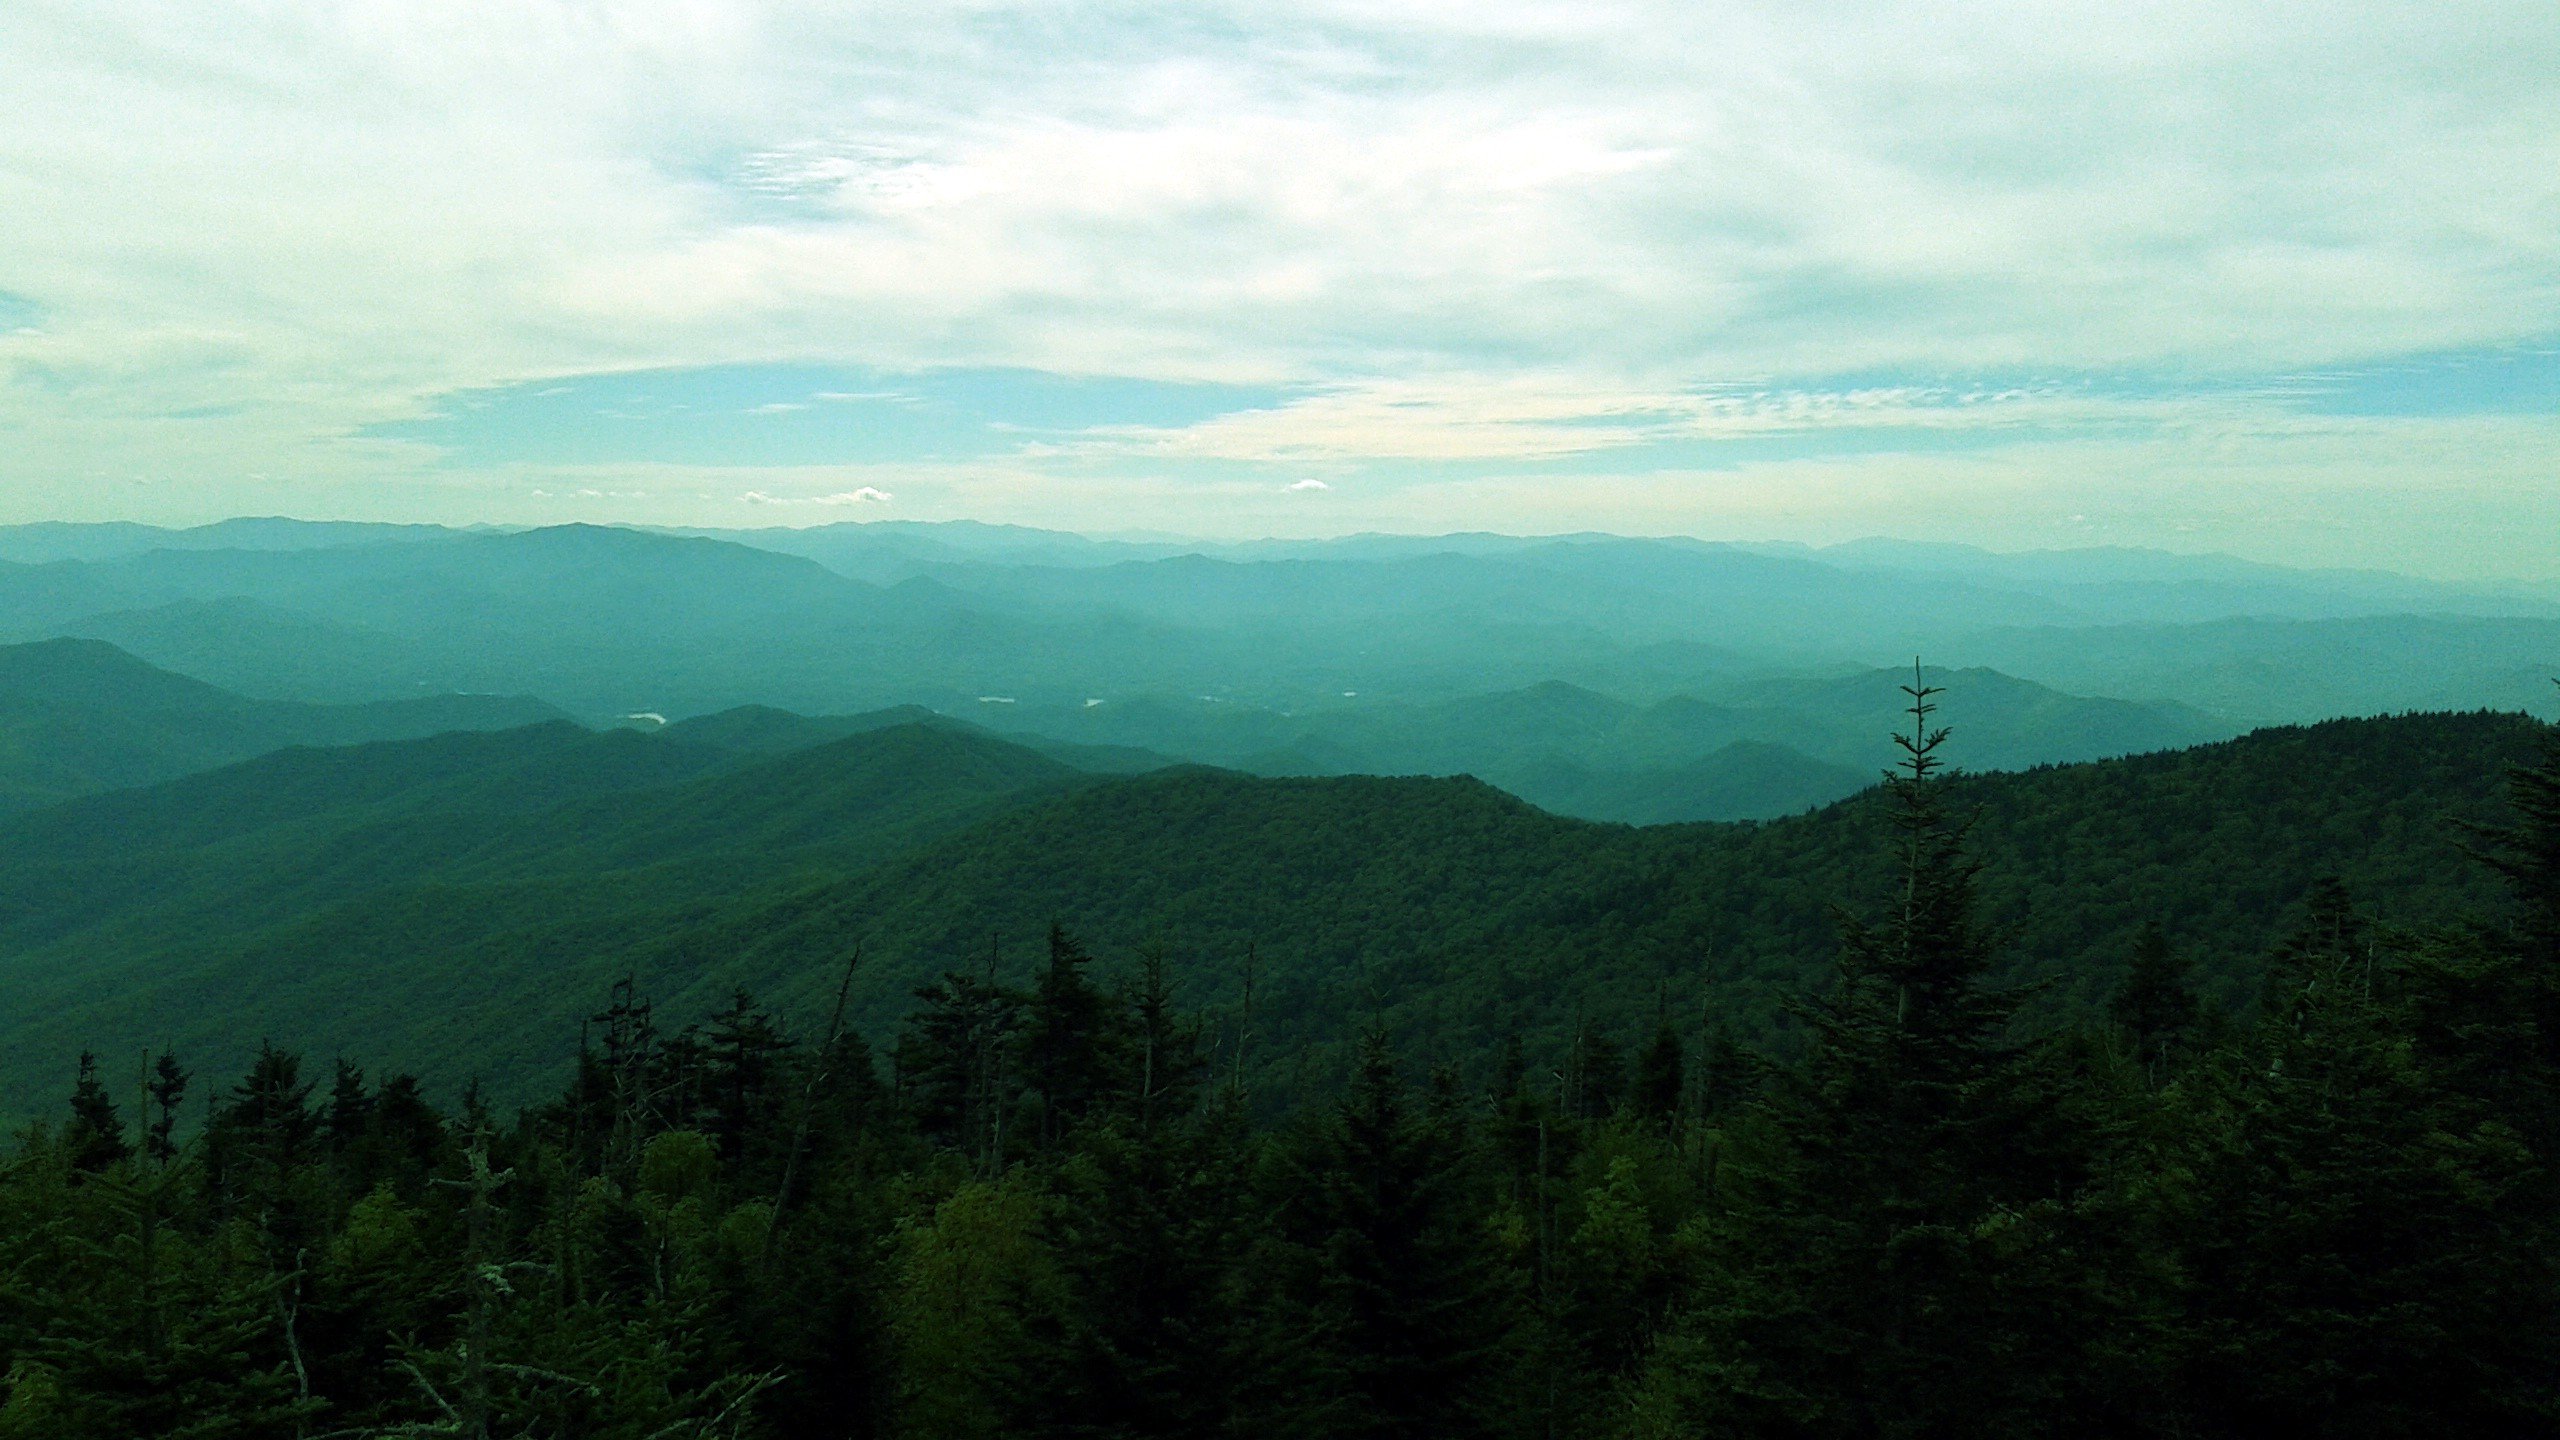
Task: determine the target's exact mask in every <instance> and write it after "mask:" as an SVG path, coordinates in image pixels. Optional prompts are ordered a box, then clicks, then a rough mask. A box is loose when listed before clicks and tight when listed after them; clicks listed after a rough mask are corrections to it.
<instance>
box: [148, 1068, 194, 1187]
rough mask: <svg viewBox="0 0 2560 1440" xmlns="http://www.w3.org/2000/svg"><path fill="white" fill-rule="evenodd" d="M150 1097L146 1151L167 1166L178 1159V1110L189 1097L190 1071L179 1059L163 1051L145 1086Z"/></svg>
mask: <svg viewBox="0 0 2560 1440" xmlns="http://www.w3.org/2000/svg"><path fill="white" fill-rule="evenodd" d="M143 1088H144V1090H145V1091H147V1092H148V1093H149V1095H150V1097H151V1110H152V1116H151V1130H150V1133H149V1135H148V1137H147V1138H146V1139H145V1140H144V1142H143V1144H144V1148H145V1150H146V1151H147V1152H148V1153H149V1154H150V1156H151V1159H152V1162H153V1163H155V1164H159V1165H166V1164H168V1163H169V1162H170V1161H172V1160H174V1159H176V1158H177V1157H178V1141H177V1133H178V1107H179V1106H180V1105H181V1104H183V1103H185V1101H186V1098H187V1072H186V1069H185V1068H184V1067H183V1066H181V1065H179V1064H178V1057H177V1056H175V1055H172V1054H170V1053H168V1052H167V1051H165V1050H164V1051H162V1052H161V1054H160V1058H159V1059H158V1060H157V1061H155V1062H154V1063H153V1065H152V1069H151V1079H150V1080H149V1081H148V1082H147V1083H146V1084H145V1085H144V1086H143Z"/></svg>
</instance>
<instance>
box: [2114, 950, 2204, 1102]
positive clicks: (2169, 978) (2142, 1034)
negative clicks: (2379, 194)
mask: <svg viewBox="0 0 2560 1440" xmlns="http://www.w3.org/2000/svg"><path fill="white" fill-rule="evenodd" d="M2194 968H2195V967H2194V963H2193V962H2192V961H2189V960H2188V959H2187V958H2186V957H2184V956H2182V955H2179V954H2178V953H2177V952H2175V951H2174V950H2171V949H2170V948H2169V935H2168V932H2167V931H2166V930H2164V929H2163V928H2161V925H2160V922H2159V921H2158V920H2156V919H2154V920H2149V921H2145V922H2144V924H2143V927H2142V933H2141V935H2140V936H2138V937H2137V938H2136V939H2135V940H2134V942H2133V961H2132V964H2131V965H2130V966H2128V967H2127V968H2126V970H2125V977H2124V983H2123V984H2122V985H2120V986H2118V987H2117V989H2116V993H2115V996H2114V998H2113V999H2111V1000H2110V1001H2108V1003H2107V1014H2108V1017H2109V1018H2110V1019H2112V1020H2114V1021H2115V1023H2116V1024H2117V1026H2118V1027H2119V1028H2121V1029H2122V1030H2123V1031H2124V1033H2125V1038H2126V1040H2127V1042H2128V1043H2129V1044H2130V1045H2131V1046H2132V1050H2133V1059H2134V1063H2136V1064H2138V1065H2140V1066H2142V1067H2143V1069H2144V1071H2145V1073H2147V1074H2148V1075H2150V1076H2151V1077H2152V1079H2153V1080H2154V1081H2155V1082H2156V1081H2157V1080H2158V1079H2159V1078H2160V1075H2161V1073H2162V1071H2163V1070H2164V1069H2165V1068H2166V1066H2167V1065H2168V1063H2169V1059H2170V1057H2171V1056H2172V1055H2174V1054H2175V1053H2177V1051H2178V1049H2179V1047H2180V1046H2182V1045H2183V1044H2185V1043H2186V1041H2187V1039H2188V1037H2189V1035H2190V1034H2191V1033H2192V1032H2193V1031H2194V1029H2195V1026H2196V1022H2197V1020H2198V1019H2199V1018H2200V1015H2201V1013H2202V1012H2201V1010H2200V1009H2199V1007H2198V1006H2197V1004H2196V996H2195V991H2194V990H2193V989H2192V988H2190V986H2189V984H2188V975H2189V972H2191V971H2192V970H2193V969H2194Z"/></svg>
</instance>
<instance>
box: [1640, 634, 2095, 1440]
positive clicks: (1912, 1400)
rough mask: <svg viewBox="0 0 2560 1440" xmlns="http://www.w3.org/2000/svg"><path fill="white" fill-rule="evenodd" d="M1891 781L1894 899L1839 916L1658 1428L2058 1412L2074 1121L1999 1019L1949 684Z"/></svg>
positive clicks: (1920, 1427) (1951, 1420)
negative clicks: (1949, 743) (2047, 1102)
mask: <svg viewBox="0 0 2560 1440" xmlns="http://www.w3.org/2000/svg"><path fill="white" fill-rule="evenodd" d="M1904 693H1905V694H1907V695H1908V696H1909V697H1910V698H1911V706H1910V710H1909V714H1910V715H1911V717H1912V722H1913V727H1912V730H1911V733H1909V734H1907V735H1897V736H1896V737H1895V740H1896V743H1897V745H1898V746H1899V748H1900V749H1901V750H1902V752H1903V758H1902V761H1901V764H1900V767H1899V771H1898V773H1896V774H1894V775H1892V776H1890V777H1888V786H1887V794H1886V800H1887V803H1888V805H1889V807H1890V811H1889V813H1890V817H1891V821H1892V824H1893V827H1894V829H1895V831H1896V835H1897V841H1896V844H1895V847H1894V852H1893V860H1894V864H1893V870H1892V872H1891V880H1892V890H1893V898H1892V900H1891V902H1890V904H1889V906H1888V908H1887V910H1886V913H1885V914H1884V916H1883V917H1882V918H1881V919H1880V920H1878V921H1875V922H1867V923H1861V922H1858V921H1855V920H1849V919H1845V918H1844V920H1843V925H1842V952H1843V953H1842V958H1841V961H1840V970H1839V975H1838V978H1837V981H1836V984H1835V987H1834V989H1833V991H1832V993H1831V994H1830V995H1829V996H1827V997H1825V998H1823V999H1821V1000H1819V1001H1817V1002H1813V1003H1810V1004H1807V1005H1804V1006H1803V1007H1802V1008H1801V1010H1800V1013H1801V1015H1802V1017H1803V1018H1804V1020H1805V1022H1806V1024H1807V1025H1808V1027H1809V1029H1810V1030H1811V1032H1812V1036H1811V1038H1812V1044H1811V1046H1810V1050H1809V1053H1808V1055H1807V1057H1806V1059H1805V1061H1804V1063H1803V1064H1802V1065H1801V1066H1800V1067H1798V1068H1796V1069H1794V1070H1792V1071H1785V1072H1780V1074H1779V1075H1778V1076H1777V1077H1776V1081H1777V1083H1776V1084H1775V1086H1774V1088H1773V1089H1772V1090H1771V1091H1770V1092H1769V1093H1768V1094H1767V1095H1766V1096H1765V1097H1764V1099H1763V1100H1762V1102H1761V1103H1760V1105H1759V1106H1758V1113H1757V1114H1756V1115H1755V1116H1753V1117H1751V1123H1750V1126H1749V1129H1750V1132H1751V1133H1750V1135H1749V1136H1748V1137H1747V1138H1748V1139H1749V1141H1750V1146H1751V1149H1750V1153H1749V1154H1748V1156H1747V1161H1746V1162H1743V1163H1741V1169H1742V1172H1743V1173H1742V1176H1741V1182H1742V1183H1741V1190H1740V1193H1739V1194H1738V1195H1737V1196H1736V1205H1735V1208H1734V1210H1733V1211H1732V1212H1731V1213H1730V1214H1729V1215H1727V1216H1725V1217H1723V1218H1722V1219H1720V1221H1719V1226H1720V1231H1719V1233H1718V1235H1717V1237H1716V1244H1717V1251H1718V1253H1717V1255H1716V1256H1715V1257H1714V1261H1713V1267H1712V1270H1711V1273H1710V1276H1709V1281H1710V1283H1709V1286H1708V1291H1707V1294H1706V1295H1705V1296H1703V1297H1702V1302H1701V1303H1700V1304H1699V1305H1698V1306H1697V1307H1696V1308H1695V1309H1693V1311H1692V1313H1691V1315H1690V1317H1689V1322H1688V1325H1687V1326H1686V1327H1685V1328H1686V1333H1685V1334H1684V1336H1683V1337H1682V1338H1681V1340H1680V1342H1679V1343H1677V1344H1674V1345H1671V1346H1669V1347H1667V1348H1666V1350H1665V1352H1664V1353H1663V1355H1662V1357H1661V1363H1659V1364H1658V1365H1657V1367H1656V1370H1655V1373H1654V1375H1653V1376H1652V1378H1651V1381H1650V1383H1649V1386H1648V1389H1649V1391H1650V1395H1649V1398H1648V1404H1647V1407H1646V1413H1647V1414H1648V1415H1649V1417H1650V1418H1651V1424H1652V1425H1653V1426H1654V1427H1655V1429H1656V1430H1658V1431H1660V1432H1662V1433H1677V1432H1681V1431H1694V1430H1695V1429H1697V1428H1700V1427H1703V1428H1706V1429H1708V1430H1710V1431H1714V1432H1719V1433H1803V1434H1814V1435H1844V1436H1846V1435H1871V1436H1892V1435H1961V1434H1978V1435H1996V1434H2003V1433H2012V1432H2017V1431H2021V1430H2031V1429H2033V1428H2034V1427H2035V1425H2036V1424H2037V1423H2038V1421H2037V1417H2039V1416H2041V1415H2045V1414H2050V1413H2062V1412H2061V1410H2059V1409H2058V1408H2057V1407H2064V1406H2066V1398H2065V1397H2066V1395H2067V1394H2068V1393H2069V1390H2070V1387H2071V1385H2072V1384H2073V1383H2074V1382H2075V1375H2074V1371H2075V1369H2076V1366H2075V1363H2074V1361H2073V1359H2072V1357H2071V1355H2070V1351H2069V1347H2070V1345H2071V1344H2072V1343H2074V1342H2075V1341H2077V1340H2080V1339H2083V1338H2085V1333H2086V1329H2087V1326H2086V1324H2085V1319H2084V1317H2082V1316H2079V1315H2077V1314H2075V1313H2073V1312H2074V1307H2075V1304H2076V1303H2077V1290H2076V1287H2077V1286H2079V1285H2081V1284H2083V1283H2086V1282H2087V1281H2089V1280H2091V1279H2094V1278H2095V1277H2091V1276H2085V1275H2082V1274H2079V1273H2075V1272H2076V1271H2078V1270H2079V1269H2080V1268H2081V1267H2084V1266H2086V1265H2088V1264H2089V1257H2087V1256H2076V1257H2074V1256H2070V1254H2069V1249H2068V1244H2067V1240H2066V1236H2067V1232H2068V1220H2069V1217H2068V1215H2067V1213H2064V1211H2063V1210H2062V1206H2061V1202H2062V1201H2064V1200H2065V1199H2066V1198H2067V1197H2068V1195H2069V1193H2070V1191H2071V1188H2072V1187H2073V1185H2074V1184H2075V1182H2076V1180H2077V1178H2078V1177H2077V1174H2076V1165H2075V1161H2074V1157H2073V1156H2072V1155H2071V1153H2070V1146H2069V1143H2068V1137H2067V1136H2065V1135H2062V1134H2060V1133H2057V1132H2058V1131H2059V1130H2060V1129H2061V1128H2062V1127H2059V1126H2056V1125H2054V1124H2053V1123H2052V1117H2051V1116H2050V1115H2049V1114H2045V1113H2040V1110H2041V1107H2040V1104H2039V1097H2038V1095H2037V1093H2036V1090H2035V1088H2034V1086H2033V1085H2032V1083H2031V1070H2030V1067H2029V1064H2028V1061H2029V1058H2030V1057H2029V1056H2028V1055H2026V1054H2025V1053H2023V1052H2021V1051H2020V1050H2018V1049H2017V1048H2015V1047H2013V1046H2011V1045H2010V1044H2009V1043H2008V1042H2007V1041H2006V1039H2005V1038H2004V1037H2005V1032H2006V1030H2007V1027H2008V1025H2009V1022H2010V1019H2011V1016H2012V1015H2013V1013H2014V1012H2015V1010H2016V1008H2017V1006H2018V1003H2019V999H2020V997H2019V996H2018V995H2017V994H2015V993H2002V992H1999V991H1996V990H1994V989H1993V988H1992V987H1991V985H1990V983H1989V977H1990V971H1991V965H1992V958H1993V951H1992V944H1991V938H1990V936H1989V935H1988V933H1987V932H1986V931H1985V929H1984V928H1983V926H1982V924H1981V922H1980V921H1979V920H1978V919H1977V917H1976V914H1975V898H1974V891H1975V879H1976V874H1977V867H1976V865H1975V862H1974V861H1973V860H1972V859H1971V858H1970V857H1969V856H1968V855H1967V854H1966V852H1965V848H1964V834H1963V827H1962V826H1961V825H1960V824H1958V823H1957V822H1955V821H1954V820H1953V818H1952V817H1951V816H1950V815H1949V814H1948V811H1947V808H1946V801H1945V798H1944V795H1943V789H1942V786H1941V784H1940V775H1939V771H1940V769H1941V766H1942V762H1941V760H1940V759H1939V757H1938V750H1939V747H1940V746H1941V745H1942V744H1943V743H1944V742H1945V740H1946V738H1947V734H1948V732H1947V731H1946V730H1945V729H1943V728H1933V727H1932V725H1931V723H1930V721H1931V716H1932V714H1933V712H1934V710H1935V708H1936V707H1935V705H1934V704H1933V699H1934V697H1935V696H1936V695H1937V694H1938V693H1939V691H1938V690H1937V688H1936V687H1934V686H1930V685H1928V684H1927V683H1926V682H1925V681H1924V680H1922V679H1920V678H1919V677H1918V676H1917V675H1915V677H1914V680H1913V683H1912V684H1911V685H1909V686H1906V687H1904Z"/></svg>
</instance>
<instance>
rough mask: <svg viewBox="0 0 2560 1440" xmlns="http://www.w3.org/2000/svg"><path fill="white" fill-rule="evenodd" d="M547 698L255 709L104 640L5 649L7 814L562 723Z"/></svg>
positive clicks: (1, 710) (0, 762)
mask: <svg viewBox="0 0 2560 1440" xmlns="http://www.w3.org/2000/svg"><path fill="white" fill-rule="evenodd" d="M558 718H560V712H559V711H557V710H554V709H553V708H551V707H550V706H548V705H545V704H543V703H541V702H540V701H537V700H528V699H523V698H521V697H513V696H500V695H432V696H422V697H418V698H415V699H405V700H387V701H378V702H375V703H372V704H366V705H313V704H299V703H294V702H289V701H275V700H252V699H249V698H247V697H245V696H240V695H235V694H232V693H230V692H228V691H225V690H221V689H218V688H216V687H214V686H211V685H207V684H204V683H203V682H201V681H196V680H190V679H187V678H186V677H184V676H181V675H173V674H170V673H169V672H167V671H165V670H160V669H156V668H154V667H152V666H150V665H147V664H144V663H143V662H142V661H140V660H137V659H135V658H134V657H133V656H131V655H128V654H126V653H124V652H123V651H121V650H118V649H116V648H115V647H114V646H112V645H107V644H104V643H102V642H99V641H94V640H77V639H61V640H48V641H40V642H36V643H33V644H26V645H12V646H0V812H7V811H18V810H27V809H32V808H35V807H37V806H40V805H45V804H50V803H53V802H55V801H59V800H64V799H69V798H71V797H74V796H79V795H86V794H91V793H94V792H97V791H102V790H114V789H122V788H125V787H128V786H136V785H148V784H151V783H153V782H155V781H161V780H167V779H171V778H173V777H175V776H179V775H184V774H188V773H191V772H194V771H199V770H210V769H214V768H216V767H219V766H223V765H228V764H231V763H233V762H236V761H239V760H244V759H247V758H249V757H250V756H253V755H261V754H264V753H266V752H268V751H271V750H279V749H282V748H284V747H286V746H289V745H349V744H355V743H358V742H361V741H366V740H388V739H401V738H407V737H412V736H424V735H434V734H438V733H441V732H445V731H456V730H497V729H506V728H510V727H514V726H521V725H530V724H534V723H537V722H540V721H542V720H546V719H558Z"/></svg>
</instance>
